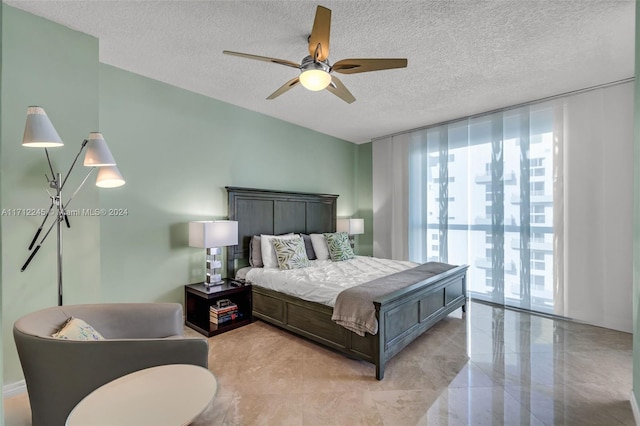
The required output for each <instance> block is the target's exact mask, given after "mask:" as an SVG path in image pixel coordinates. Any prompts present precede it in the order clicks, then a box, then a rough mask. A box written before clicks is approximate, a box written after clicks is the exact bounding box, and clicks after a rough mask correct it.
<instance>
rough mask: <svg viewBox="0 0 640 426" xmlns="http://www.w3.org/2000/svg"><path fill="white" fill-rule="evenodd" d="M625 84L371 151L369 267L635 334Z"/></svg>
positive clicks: (628, 92)
mask: <svg viewBox="0 0 640 426" xmlns="http://www.w3.org/2000/svg"><path fill="white" fill-rule="evenodd" d="M633 91H634V85H633V82H627V83H622V84H616V85H611V86H608V87H603V88H598V89H594V90H589V91H585V92H583V93H579V94H574V95H570V96H566V97H561V98H558V99H554V100H552V101H548V102H544V103H535V104H531V105H528V106H523V107H518V108H514V109H508V110H504V111H501V112H497V113H491V114H486V115H482V116H475V117H471V118H466V119H462V120H458V121H455V122H450V123H446V124H442V125H436V126H431V127H428V128H424V129H417V130H413V131H408V132H405V133H402V134H398V135H394V136H389V137H386V138H383V139H379V140H376V141H374V142H373V212H374V220H373V222H374V223H373V229H374V236H373V238H374V256H376V257H385V258H392V259H404V260H412V261H415V262H426V261H441V262H446V263H451V264H467V265H469V272H468V280H467V283H468V290H469V294H470V296H471V297H473V298H476V299H482V300H487V301H491V302H495V303H499V304H504V305H508V306H515V307H519V308H523V309H530V310H533V311H539V312H544V313H553V314H556V315H562V316H566V317H571V318H574V319H579V320H582V321H585V322H588V323H592V324H596V325H601V326H605V327H610V328H615V329H619V330H624V331H630V330H631V328H632V307H631V289H632V275H631V253H632V236H631V234H632V233H631V230H632V226H631V224H632V217H631V216H632V205H631V200H632V190H633V179H632V177H633V176H632V175H633V165H632V158H633Z"/></svg>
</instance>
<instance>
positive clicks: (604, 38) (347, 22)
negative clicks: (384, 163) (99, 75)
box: [5, 0, 635, 143]
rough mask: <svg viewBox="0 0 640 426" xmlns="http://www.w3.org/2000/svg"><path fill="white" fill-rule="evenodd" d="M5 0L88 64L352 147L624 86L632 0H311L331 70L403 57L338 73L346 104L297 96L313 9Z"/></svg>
mask: <svg viewBox="0 0 640 426" xmlns="http://www.w3.org/2000/svg"><path fill="white" fill-rule="evenodd" d="M5 3H6V4H9V5H11V6H14V7H17V8H20V9H23V10H25V11H28V12H31V13H34V14H36V15H40V16H43V17H45V18H47V19H50V20H52V21H55V22H58V23H60V24H63V25H65V26H68V27H70V28H73V29H76V30H79V31H82V32H84V33H87V34H90V35H92V36H95V37H97V38H98V39H99V40H100V61H101V62H103V63H106V64H109V65H113V66H115V67H119V68H122V69H125V70H128V71H132V72H135V73H138V74H141V75H144V76H147V77H151V78H154V79H156V80H160V81H163V82H166V83H169V84H172V85H175V86H178V87H181V88H184V89H188V90H191V91H193V92H197V93H201V94H204V95H207V96H210V97H212V98H215V99H220V100H222V101H225V102H229V103H231V104H234V105H238V106H241V107H244V108H247V109H250V110H253V111H258V112H261V113H264V114H266V115H269V116H272V117H276V118H279V119H282V120H285V121H288V122H291V123H295V124H298V125H300V126H304V127H307V128H310V129H314V130H317V131H319V132H322V133H326V134H329V135H332V136H336V137H339V138H342V139H346V140H349V141H352V142H356V143H360V142H366V141H369V140H371V139H372V138H375V137H380V136H384V135H388V134H391V133H395V132H399V131H403V130H408V129H412V128H416V127H422V126H425V125H429V124H434V123H438V122H442V121H446V120H450V119H454V118H458V117H463V116H467V115H472V114H476V113H480V112H484V111H489V110H492V109H496V108H501V107H506V106H510V105H515V104H519V103H522V102H527V101H532V100H536V99H541V98H544V97H548V96H552V95H556V94H560V93H565V92H569V91H573V90H578V89H582V88H585V87H591V86H594V85H598V84H603V83H609V82H613V81H617V80H621V79H626V78H629V77H632V76H633V74H634V38H635V37H634V25H635V24H634V21H635V19H634V15H635V1H634V0H615V1H604V0H596V1H590V0H541V1H536V0H491V1H474V0H453V1H447V0H428V1H344V0H343V1H324V0H323V1H322V3H320V4H322V5H323V6H325V7H328V8H329V9H331V10H332V12H333V14H332V25H331V54H330V58H329V59H330V61H331V63H335V62H337V61H338V60H340V59H344V58H368V57H406V58H408V62H409V66H408V68H406V69H399V70H388V71H379V72H371V73H363V74H351V75H340V79H341V80H342V82H343V83H344V84H345V85H346V86H347V87H348V88H349V90H350V91H351V93H353V95H354V96H355V97H356V99H357V100H356V102H355V103H353V104H351V105H349V104H346V103H345V102H343V101H342V100H340V99H339V98H337V97H336V96H334V95H332V94H331V93H329V92H327V91H322V92H310V91H307V90H305V89H304V88H302V87H300V86H298V87H295V88H293V89H292V90H290V91H289V92H287V93H285V94H284V95H282V96H280V97H279V98H277V99H275V100H272V101H268V100H266V99H265V98H266V97H267V96H268V95H269V94H271V93H272V92H273V91H274V90H276V89H277V88H278V87H280V86H281V85H282V84H284V83H285V82H286V81H288V80H289V79H291V78H293V77H295V76H296V75H297V73H298V71H297V70H295V69H293V68H289V67H284V66H280V65H275V64H271V63H267V62H258V61H251V60H248V59H242V58H238V57H233V56H227V55H223V54H222V50H224V49H227V50H234V51H239V52H245V53H251V54H256V55H263V56H272V57H276V58H280V59H288V60H290V61H294V62H300V61H301V60H302V58H303V57H304V56H306V55H307V54H308V53H307V36H308V35H309V33H310V32H311V26H312V24H313V18H314V15H315V8H316V6H317V5H318V2H317V1H313V2H312V1H307V0H299V1H267V0H265V1H97V0H93V1H87V0H85V1H29V0H21V1H16V0H11V1H5Z"/></svg>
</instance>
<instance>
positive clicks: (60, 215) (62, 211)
mask: <svg viewBox="0 0 640 426" xmlns="http://www.w3.org/2000/svg"><path fill="white" fill-rule="evenodd" d="M76 159H77V157H76ZM74 163H75V161H74ZM72 168H73V166H72ZM94 170H95V167H92V168H91V170H89V173H87V175H86V176H85V177H84V179H83V180H82V182H81V183H80V185H79V186H78V188H77V189H76V190H75V192H74V193H73V195H71V197H70V198H69V200H68V201H67V203H66V205H62V200H61V201H60V203H61V206H60V207H59V211H58V218H57V220H54V221H53V223H52V224H51V226H50V227H49V229H48V230H47V233H46V234H44V237H42V239H41V240H40V243H38V245H37V246H36V248H35V249H34V250H33V252H32V253H31V255H29V258H28V259H27V261H26V262H25V263H24V265H22V268H21V269H20V272H24V270H25V269H27V266H29V263H31V260H32V259H33V258H34V256H35V255H36V253H37V252H38V250H40V247H42V244H43V243H44V241H45V240H46V239H47V237H48V236H49V234H50V233H51V231H52V230H53V227H54V226H55V225H56V224H57V223H58V222H60V221H62V218H63V217H64V218H66V216H67V215H66V213H65V209H66V208H67V207H68V206H69V204H70V203H71V201H72V200H73V197H75V195H76V194H77V193H78V191H80V189H81V188H82V186H83V185H84V184H85V182H86V181H87V179H89V176H91V174H92V173H93V171H94ZM52 207H53V203H52ZM46 220H47V218H46V217H45V221H46ZM43 225H44V221H43V222H42V225H41V226H40V229H38V231H37V232H36V236H35V237H33V241H32V242H31V246H30V247H32V246H33V244H34V242H35V240H36V239H37V238H38V235H39V234H40V232H41V230H42V226H43Z"/></svg>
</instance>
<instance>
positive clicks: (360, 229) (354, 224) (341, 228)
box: [336, 219, 364, 235]
mask: <svg viewBox="0 0 640 426" xmlns="http://www.w3.org/2000/svg"><path fill="white" fill-rule="evenodd" d="M336 230H337V231H338V232H346V233H347V234H349V235H359V234H364V219H338V221H337V223H336Z"/></svg>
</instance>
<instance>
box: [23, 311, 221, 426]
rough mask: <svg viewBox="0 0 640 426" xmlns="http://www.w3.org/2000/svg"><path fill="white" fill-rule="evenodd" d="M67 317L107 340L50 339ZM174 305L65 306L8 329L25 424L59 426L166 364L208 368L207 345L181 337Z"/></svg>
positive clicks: (29, 317) (25, 318)
mask: <svg viewBox="0 0 640 426" xmlns="http://www.w3.org/2000/svg"><path fill="white" fill-rule="evenodd" d="M70 316H73V317H76V318H80V319H82V320H84V321H86V322H87V323H88V324H90V325H91V326H93V327H94V328H95V329H96V330H97V331H98V332H99V333H100V334H102V336H104V337H105V339H106V340H99V341H72V340H61V339H56V338H53V337H51V335H52V334H53V333H55V332H56V331H58V330H59V328H60V327H61V326H62V325H63V323H64V322H65V321H66V320H67V318H69V317H70ZM182 331H183V316H182V305H180V304H178V303H114V304H95V305H69V306H59V307H54V308H48V309H44V310H41V311H37V312H34V313H31V314H28V315H25V316H23V317H22V318H20V319H18V320H17V321H16V322H15V324H14V327H13V336H14V339H15V341H16V347H17V349H18V355H19V357H20V363H21V364H22V371H23V372H24V378H25V381H26V384H27V391H28V393H29V401H30V403H31V414H32V423H33V425H34V426H38V425H47V426H49V425H54V426H55V425H64V423H65V420H66V418H67V416H68V415H69V413H70V412H71V410H72V409H73V407H75V406H76V404H77V403H78V402H80V401H81V400H82V399H83V398H84V397H85V396H86V395H88V394H89V393H91V392H92V391H93V390H95V389H97V388H99V387H100V386H102V385H103V384H105V383H108V382H110V381H112V380H113V379H116V378H118V377H121V376H124V375H126V374H129V373H131V372H134V371H137V370H142V369H144V368H148V367H155V366H157V365H165V364H194V365H199V366H202V367H205V368H206V367H207V359H208V352H209V350H208V343H207V340H206V339H202V338H185V337H183V336H182Z"/></svg>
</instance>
